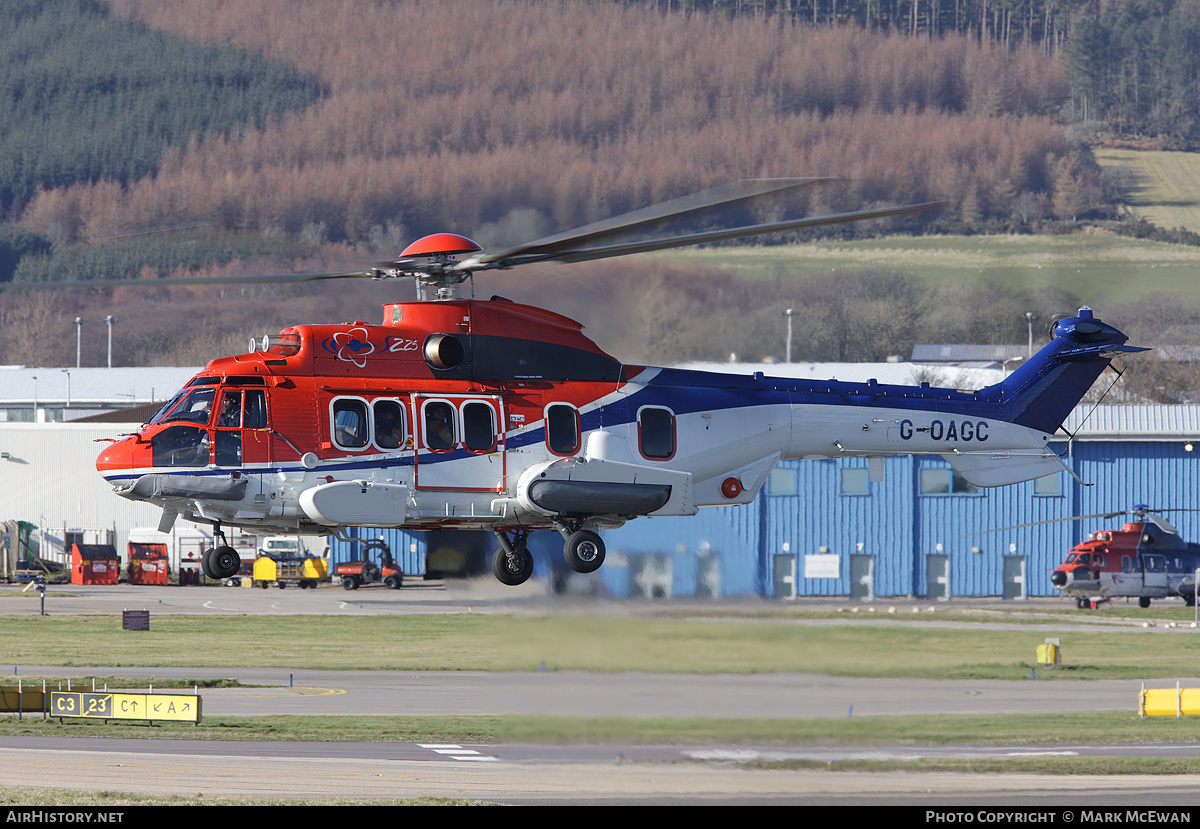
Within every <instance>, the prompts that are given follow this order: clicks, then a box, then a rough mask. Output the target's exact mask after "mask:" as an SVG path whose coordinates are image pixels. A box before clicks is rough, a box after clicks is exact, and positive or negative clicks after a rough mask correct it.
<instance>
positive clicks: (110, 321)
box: [104, 314, 116, 368]
mask: <svg viewBox="0 0 1200 829" xmlns="http://www.w3.org/2000/svg"><path fill="white" fill-rule="evenodd" d="M114 322H116V320H115V319H113V318H112V314H109V315H108V316H107V317H105V318H104V324H105V325H107V326H108V367H109V368H112V325H113V323H114Z"/></svg>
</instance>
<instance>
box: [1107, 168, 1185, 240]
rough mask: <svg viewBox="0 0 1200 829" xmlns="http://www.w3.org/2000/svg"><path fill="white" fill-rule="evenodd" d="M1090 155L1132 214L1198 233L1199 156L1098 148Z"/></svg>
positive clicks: (1170, 226) (1164, 225) (1168, 227)
mask: <svg viewBox="0 0 1200 829" xmlns="http://www.w3.org/2000/svg"><path fill="white" fill-rule="evenodd" d="M1093 155H1094V156H1095V158H1096V161H1097V163H1099V164H1100V168H1101V169H1102V170H1103V171H1104V174H1105V176H1106V177H1107V178H1108V179H1109V180H1110V181H1111V182H1113V184H1115V185H1116V187H1117V189H1118V191H1119V192H1120V193H1121V197H1122V198H1123V199H1124V201H1125V202H1126V204H1128V205H1129V208H1130V210H1131V211H1132V212H1133V214H1134V215H1136V216H1139V217H1140V218H1143V219H1145V220H1146V221H1148V222H1151V223H1152V224H1155V225H1158V226H1159V227H1161V228H1165V229H1167V230H1173V229H1175V228H1177V227H1182V228H1186V229H1187V230H1191V231H1193V232H1196V231H1200V153H1185V152H1169V151H1165V150H1130V149H1116V148H1109V147H1098V148H1096V149H1094V150H1093Z"/></svg>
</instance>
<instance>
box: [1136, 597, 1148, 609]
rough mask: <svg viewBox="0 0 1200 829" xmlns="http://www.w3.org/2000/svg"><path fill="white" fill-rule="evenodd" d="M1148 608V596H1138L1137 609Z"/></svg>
mask: <svg viewBox="0 0 1200 829" xmlns="http://www.w3.org/2000/svg"><path fill="white" fill-rule="evenodd" d="M1149 606H1150V597H1149V596H1139V597H1138V607H1149Z"/></svg>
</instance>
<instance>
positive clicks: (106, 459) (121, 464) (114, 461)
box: [96, 438, 136, 472]
mask: <svg viewBox="0 0 1200 829" xmlns="http://www.w3.org/2000/svg"><path fill="white" fill-rule="evenodd" d="M135 445H136V441H135V440H134V439H133V438H124V439H123V440H118V441H117V442H116V443H112V444H110V445H109V446H108V448H107V449H105V450H104V451H103V452H101V453H100V456H99V457H98V458H96V470H97V471H98V472H109V471H112V470H118V469H133V467H134V446H135Z"/></svg>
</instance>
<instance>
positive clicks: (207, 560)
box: [200, 546, 242, 581]
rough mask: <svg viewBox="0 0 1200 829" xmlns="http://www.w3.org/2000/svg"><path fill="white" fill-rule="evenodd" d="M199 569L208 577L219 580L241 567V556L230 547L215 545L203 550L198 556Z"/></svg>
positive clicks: (236, 571) (234, 573)
mask: <svg viewBox="0 0 1200 829" xmlns="http://www.w3.org/2000/svg"><path fill="white" fill-rule="evenodd" d="M200 569H201V570H203V571H204V575H206V576H208V577H209V578H210V579H216V580H217V581H221V580H222V579H228V578H232V577H233V576H236V575H237V574H238V571H239V570H241V569H242V557H241V556H240V555H238V551H237V550H235V549H233V548H232V547H225V546H221V547H216V548H214V549H210V550H205V551H204V555H202V556H201V557H200Z"/></svg>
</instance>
